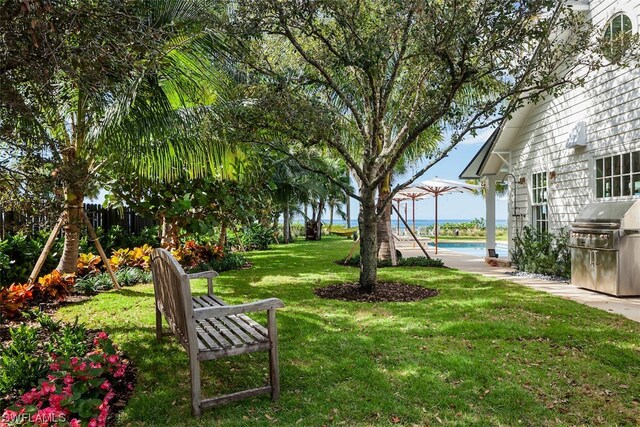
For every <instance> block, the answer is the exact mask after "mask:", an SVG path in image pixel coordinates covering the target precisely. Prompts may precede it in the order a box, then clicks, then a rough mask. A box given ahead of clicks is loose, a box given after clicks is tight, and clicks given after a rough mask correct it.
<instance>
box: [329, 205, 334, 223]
mask: <svg viewBox="0 0 640 427" xmlns="http://www.w3.org/2000/svg"><path fill="white" fill-rule="evenodd" d="M331 227H333V203H332V204H330V205H329V228H331Z"/></svg>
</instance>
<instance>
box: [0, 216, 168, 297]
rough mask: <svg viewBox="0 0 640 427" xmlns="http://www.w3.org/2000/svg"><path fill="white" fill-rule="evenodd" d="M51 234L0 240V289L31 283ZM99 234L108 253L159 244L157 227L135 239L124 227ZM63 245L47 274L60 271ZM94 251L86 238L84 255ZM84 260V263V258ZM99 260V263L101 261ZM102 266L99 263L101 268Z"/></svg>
mask: <svg viewBox="0 0 640 427" xmlns="http://www.w3.org/2000/svg"><path fill="white" fill-rule="evenodd" d="M49 233H50V231H49V230H43V231H39V232H37V233H33V234H29V235H27V234H25V233H16V234H14V235H8V236H7V237H6V238H5V239H4V240H0V287H1V286H2V285H5V286H7V285H10V284H11V283H24V282H26V281H27V279H28V278H29V274H30V273H31V269H32V268H33V266H34V265H35V263H36V261H37V260H38V257H39V256H40V253H41V251H42V248H44V245H45V242H46V241H47V239H48V237H49ZM96 234H97V235H98V238H99V239H100V243H101V244H102V247H103V248H104V250H105V252H106V253H111V252H112V251H113V250H114V249H117V248H134V247H142V246H145V245H147V246H148V247H153V246H157V245H158V243H159V239H158V227H155V226H154V227H147V228H144V229H142V230H141V231H140V233H138V234H135V235H133V234H129V233H127V232H125V231H124V230H123V229H122V227H120V226H114V227H111V228H110V229H109V231H107V232H106V233H105V232H104V230H102V229H101V228H98V229H97V230H96ZM62 244H63V241H62V239H58V240H56V242H55V243H54V245H53V248H52V249H51V251H50V253H49V255H48V256H47V258H46V260H45V264H44V266H43V267H42V269H43V270H44V271H51V270H53V269H54V268H55V267H56V265H57V262H56V259H57V257H58V256H59V254H60V253H62ZM92 250H95V247H94V245H93V243H92V242H91V241H90V240H89V239H88V238H87V236H83V237H82V238H81V239H80V251H81V252H82V253H87V254H88V253H89V252H90V251H92ZM80 258H81V259H82V256H81V257H80ZM96 258H97V259H98V260H99V258H98V257H96ZM94 262H95V261H94ZM99 263H100V262H99V261H97V264H99ZM97 264H96V265H97ZM82 275H84V274H82V273H79V274H78V276H82Z"/></svg>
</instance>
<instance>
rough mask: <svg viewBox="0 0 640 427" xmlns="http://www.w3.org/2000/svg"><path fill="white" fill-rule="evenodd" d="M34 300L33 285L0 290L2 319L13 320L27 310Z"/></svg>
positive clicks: (15, 285) (15, 284)
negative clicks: (12, 318)
mask: <svg viewBox="0 0 640 427" xmlns="http://www.w3.org/2000/svg"><path fill="white" fill-rule="evenodd" d="M32 299H33V285H22V284H19V283H14V284H13V285H11V286H9V287H6V288H2V289H0V317H1V318H5V317H7V318H11V317H14V316H16V315H17V314H18V313H20V311H22V310H23V309H25V308H26V307H27V305H28V304H29V302H30V301H31V300H32Z"/></svg>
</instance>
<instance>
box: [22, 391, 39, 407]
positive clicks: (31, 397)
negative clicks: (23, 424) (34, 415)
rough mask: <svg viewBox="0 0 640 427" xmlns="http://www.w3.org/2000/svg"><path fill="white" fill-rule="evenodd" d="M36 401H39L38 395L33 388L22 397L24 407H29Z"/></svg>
mask: <svg viewBox="0 0 640 427" xmlns="http://www.w3.org/2000/svg"><path fill="white" fill-rule="evenodd" d="M38 399H40V393H39V392H38V390H36V389H35V388H32V389H31V391H28V392H26V393H25V394H23V395H22V402H23V403H24V404H25V405H31V404H32V403H33V402H35V401H36V400H38Z"/></svg>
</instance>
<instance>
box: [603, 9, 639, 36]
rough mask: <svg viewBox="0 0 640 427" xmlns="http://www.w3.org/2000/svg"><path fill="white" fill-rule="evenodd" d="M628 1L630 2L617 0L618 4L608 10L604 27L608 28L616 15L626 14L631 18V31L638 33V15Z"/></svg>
mask: <svg viewBox="0 0 640 427" xmlns="http://www.w3.org/2000/svg"><path fill="white" fill-rule="evenodd" d="M628 3H629V2H628V1H618V2H616V4H615V5H614V6H613V7H612V8H610V9H609V10H608V11H607V14H606V17H605V19H604V26H603V28H606V26H607V25H608V24H609V22H611V20H612V19H613V18H614V17H615V16H616V15H621V14H624V15H627V16H628V17H629V19H631V32H633V33H634V34H635V33H637V32H638V15H637V14H636V12H635V10H633V6H630V5H629V4H628Z"/></svg>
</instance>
